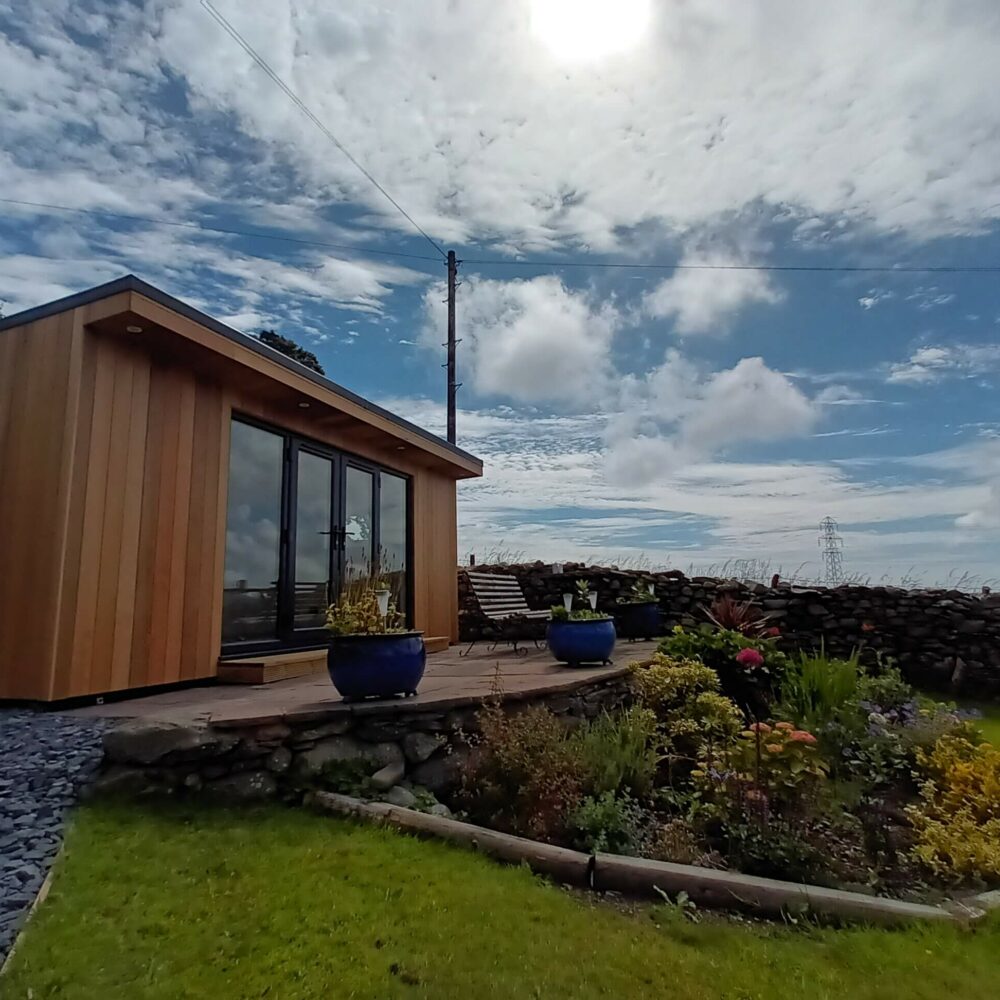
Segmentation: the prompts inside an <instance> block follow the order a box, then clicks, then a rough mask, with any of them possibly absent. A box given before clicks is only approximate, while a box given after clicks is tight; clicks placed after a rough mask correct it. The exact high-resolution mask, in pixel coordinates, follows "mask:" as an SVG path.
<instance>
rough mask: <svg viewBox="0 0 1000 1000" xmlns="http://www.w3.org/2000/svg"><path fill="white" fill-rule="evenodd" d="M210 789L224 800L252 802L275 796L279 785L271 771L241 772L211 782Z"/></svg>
mask: <svg viewBox="0 0 1000 1000" xmlns="http://www.w3.org/2000/svg"><path fill="white" fill-rule="evenodd" d="M208 788H209V791H211V792H212V794H213V795H218V796H219V797H220V798H222V799H232V800H234V801H238V802H252V801H257V800H261V799H269V798H271V797H272V796H274V795H275V794H276V793H277V791H278V783H277V781H276V780H275V778H274V775H273V774H271V773H270V772H269V771H241V772H240V773H239V774H231V775H230V776H229V777H228V778H219V779H217V780H216V781H213V782H211V783H210V784H209V786H208Z"/></svg>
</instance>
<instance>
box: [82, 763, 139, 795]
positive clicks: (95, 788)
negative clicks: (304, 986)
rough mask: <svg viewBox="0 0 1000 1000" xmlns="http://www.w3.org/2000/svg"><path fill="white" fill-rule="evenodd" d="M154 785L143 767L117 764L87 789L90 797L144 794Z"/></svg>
mask: <svg viewBox="0 0 1000 1000" xmlns="http://www.w3.org/2000/svg"><path fill="white" fill-rule="evenodd" d="M153 787H154V782H152V781H150V780H149V778H147V777H146V774H145V772H144V771H143V770H142V769H141V768H136V767H128V766H126V765H124V764H115V765H112V766H111V767H109V768H107V769H106V770H105V771H104V772H102V774H101V775H100V777H98V778H97V779H96V780H95V781H94V783H93V784H92V785H91V786H90V788H89V789H88V790H87V796H88V798H89V797H90V796H99V795H125V796H135V795H142V794H143V793H145V792H148V791H150V790H151V789H152V788H153Z"/></svg>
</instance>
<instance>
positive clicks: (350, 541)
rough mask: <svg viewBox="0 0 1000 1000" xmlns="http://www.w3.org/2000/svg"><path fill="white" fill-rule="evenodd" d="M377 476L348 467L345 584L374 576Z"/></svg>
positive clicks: (345, 517)
mask: <svg viewBox="0 0 1000 1000" xmlns="http://www.w3.org/2000/svg"><path fill="white" fill-rule="evenodd" d="M374 499H375V489H374V477H373V476H372V474H371V473H370V472H365V470H364V469H356V468H355V467H354V466H352V465H349V466H347V490H346V504H345V507H344V529H345V537H344V586H345V587H349V586H350V585H351V584H352V583H357V582H358V581H360V580H367V579H368V578H370V577H371V574H372V567H373V560H372V520H373V518H374V510H373V507H374Z"/></svg>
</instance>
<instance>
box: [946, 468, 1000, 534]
mask: <svg viewBox="0 0 1000 1000" xmlns="http://www.w3.org/2000/svg"><path fill="white" fill-rule="evenodd" d="M985 490H986V496H985V497H984V498H983V501H982V503H979V504H977V505H976V506H975V507H973V508H972V510H970V511H969V512H968V513H967V514H963V515H962V516H961V517H959V518H957V519H956V520H955V524H956V525H957V526H958V527H960V528H971V529H982V528H1000V479H995V480H994V481H993V482H991V483H989V484H987V486H986V488H985Z"/></svg>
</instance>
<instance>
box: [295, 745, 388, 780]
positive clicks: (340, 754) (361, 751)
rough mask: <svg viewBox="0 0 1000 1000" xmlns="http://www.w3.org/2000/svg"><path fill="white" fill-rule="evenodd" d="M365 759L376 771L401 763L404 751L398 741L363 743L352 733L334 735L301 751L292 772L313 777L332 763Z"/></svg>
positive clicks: (370, 767) (372, 769) (373, 770)
mask: <svg viewBox="0 0 1000 1000" xmlns="http://www.w3.org/2000/svg"><path fill="white" fill-rule="evenodd" d="M352 760H360V761H363V762H364V763H365V764H366V765H367V766H368V768H369V769H370V771H371V772H372V773H374V772H375V771H378V770H380V769H381V768H383V767H386V766H388V765H389V764H393V763H402V761H403V751H402V750H401V749H400V748H399V744H397V743H362V742H361V741H360V740H356V739H355V738H354V737H353V736H332V737H330V738H329V739H326V740H322V741H321V742H319V743H317V744H316V745H315V746H314V747H312V748H311V749H309V750H306V751H304V752H303V753H301V754H299V756H298V757H297V758H296V760H295V763H294V765H293V768H292V769H293V772H294V773H295V774H296V775H297V776H298V777H301V778H312V777H315V776H316V775H317V774H319V773H320V772H321V771H322V770H323V768H324V767H326V766H327V765H328V764H331V763H335V762H336V763H339V762H342V761H352Z"/></svg>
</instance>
